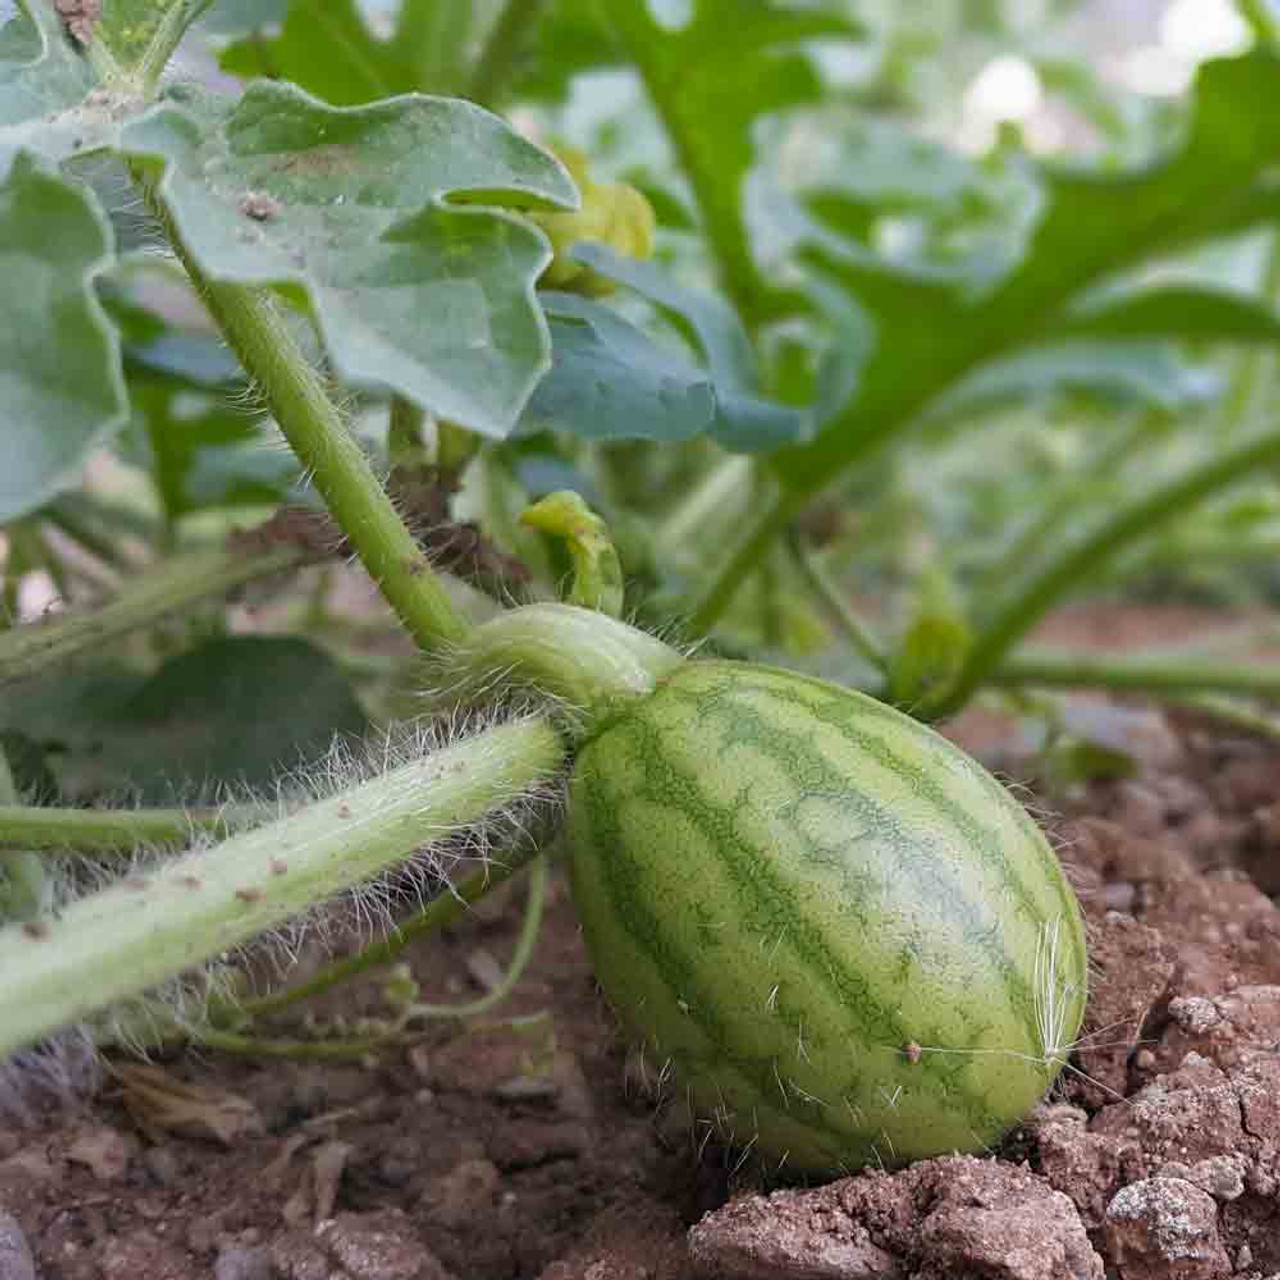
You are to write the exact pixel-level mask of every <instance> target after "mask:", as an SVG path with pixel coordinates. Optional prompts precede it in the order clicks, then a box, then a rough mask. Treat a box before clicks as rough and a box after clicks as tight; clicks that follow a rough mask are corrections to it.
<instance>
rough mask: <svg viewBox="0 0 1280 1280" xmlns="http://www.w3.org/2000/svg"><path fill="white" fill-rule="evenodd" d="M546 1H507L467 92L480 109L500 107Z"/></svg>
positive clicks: (492, 30) (477, 64)
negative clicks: (526, 42)
mask: <svg viewBox="0 0 1280 1280" xmlns="http://www.w3.org/2000/svg"><path fill="white" fill-rule="evenodd" d="M546 7H547V0H507V2H506V4H505V5H503V8H502V12H501V13H500V14H499V15H498V18H497V21H496V22H494V24H493V27H492V29H491V30H490V32H489V38H488V39H487V40H486V41H485V44H484V48H483V49H482V50H481V52H480V57H479V59H478V61H477V62H476V67H475V70H474V71H473V72H472V75H471V84H470V87H469V89H468V92H467V97H469V98H470V99H471V100H472V102H478V103H479V104H480V105H481V106H482V107H490V108H493V107H499V106H501V105H502V101H503V99H504V98H505V97H506V96H507V94H508V92H509V91H510V88H511V82H512V80H513V79H514V78H515V71H516V68H517V67H518V66H519V63H520V57H521V54H522V53H523V51H524V44H525V41H526V40H527V39H528V38H529V33H530V32H531V31H532V29H533V27H534V25H535V24H536V23H537V21H538V19H539V18H540V17H541V16H542V11H543V10H544V9H545V8H546Z"/></svg>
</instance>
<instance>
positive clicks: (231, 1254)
mask: <svg viewBox="0 0 1280 1280" xmlns="http://www.w3.org/2000/svg"><path fill="white" fill-rule="evenodd" d="M213 1280H271V1254H270V1252H269V1251H268V1250H266V1249H246V1248H244V1247H243V1246H241V1245H228V1246H227V1247H226V1248H225V1249H223V1250H222V1252H221V1253H219V1254H218V1260H217V1262H215V1263H214V1264H213Z"/></svg>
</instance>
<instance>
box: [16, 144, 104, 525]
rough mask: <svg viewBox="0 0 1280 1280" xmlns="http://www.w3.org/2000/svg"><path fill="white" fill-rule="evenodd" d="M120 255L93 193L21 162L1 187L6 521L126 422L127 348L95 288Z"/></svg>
mask: <svg viewBox="0 0 1280 1280" xmlns="http://www.w3.org/2000/svg"><path fill="white" fill-rule="evenodd" d="M111 254H112V241H111V233H110V227H109V226H108V224H107V221H106V218H105V217H104V215H103V213H102V211H101V209H100V208H99V207H98V206H97V204H96V202H95V201H94V200H93V198H92V197H91V195H90V194H89V192H88V191H87V190H86V189H85V188H84V187H83V186H82V185H81V184H80V183H77V182H72V181H68V180H67V179H65V178H63V177H60V176H59V175H58V174H57V173H55V172H53V171H51V170H50V169H49V168H48V167H46V166H45V165H44V164H43V163H42V162H41V161H38V160H36V159H34V158H32V157H31V156H30V155H29V154H27V153H25V152H23V153H19V154H18V155H17V157H16V158H15V159H14V161H13V164H12V166H11V167H10V169H9V173H8V177H7V178H6V179H5V180H4V181H3V182H2V183H0V262H3V263H4V267H3V275H4V289H3V293H2V294H0V452H2V453H3V456H4V458H5V465H4V467H3V468H0V524H2V523H4V522H5V521H8V520H14V519H17V518H18V517H19V516H22V515H25V514H26V513H27V512H29V511H34V510H35V509H36V508H37V507H39V506H41V505H42V504H43V503H44V502H46V501H47V500H48V499H49V498H50V497H52V496H53V494H54V493H56V492H57V491H58V490H59V489H61V488H64V487H66V486H67V485H69V484H73V483H75V481H76V480H77V479H78V477H79V471H80V467H81V465H82V463H83V461H84V458H85V457H86V455H87V454H88V452H89V451H90V450H91V449H92V448H93V447H94V446H95V445H97V444H99V443H101V442H102V441H104V440H105V439H107V437H108V436H110V435H111V434H112V433H113V432H114V431H116V430H118V429H119V428H120V427H121V426H123V425H124V422H125V420H126V417H127V414H128V399H127V396H126V393H125V386H124V376H123V371H122V368H121V359H120V344H119V340H118V338H117V336H116V333H115V330H114V329H113V328H112V326H111V324H110V322H109V321H108V319H107V316H106V314H105V312H104V311H103V308H102V305H101V304H100V303H99V301H98V299H97V297H96V296H95V294H94V289H93V282H94V279H95V277H96V276H97V275H98V274H99V273H100V272H101V271H102V270H103V269H104V267H105V266H106V265H107V264H108V263H109V262H110V261H111Z"/></svg>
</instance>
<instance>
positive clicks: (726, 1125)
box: [570, 662, 1086, 1170]
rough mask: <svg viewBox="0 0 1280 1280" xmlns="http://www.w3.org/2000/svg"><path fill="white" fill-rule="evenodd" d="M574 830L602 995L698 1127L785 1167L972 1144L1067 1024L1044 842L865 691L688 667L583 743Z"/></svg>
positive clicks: (936, 741)
mask: <svg viewBox="0 0 1280 1280" xmlns="http://www.w3.org/2000/svg"><path fill="white" fill-rule="evenodd" d="M570 834H571V836H572V843H573V879H574V896H575V899H576V902H577V906H578V910H579V914H580V916H581V918H582V921H583V926H584V930H585V933H586V936H587V941H588V945H589V948H590V950H591V954H592V957H593V960H594V962H595V966H596V971H597V975H598V977H599V979H600V982H601V984H602V986H603V987H604V989H605V992H606V994H607V995H608V996H609V998H610V1000H611V1001H612V1002H613V1004H614V1005H615V1007H616V1008H617V1009H618V1010H619V1012H620V1013H621V1014H622V1016H623V1017H624V1019H625V1020H626V1021H627V1022H628V1023H629V1024H630V1025H631V1026H632V1027H633V1028H634V1029H635V1030H636V1031H637V1032H638V1033H639V1034H640V1035H641V1036H642V1037H643V1038H644V1039H645V1040H646V1042H648V1043H649V1045H650V1046H651V1050H650V1054H651V1057H656V1059H657V1063H656V1064H655V1065H656V1066H657V1067H660V1066H661V1065H662V1064H663V1063H665V1061H666V1060H667V1059H669V1060H670V1061H671V1064H672V1066H673V1067H674V1076H675V1081H676V1084H677V1087H679V1088H683V1089H687V1090H688V1091H689V1092H690V1093H691V1094H692V1097H693V1100H694V1102H695V1103H696V1105H697V1107H698V1108H699V1109H700V1110H701V1112H702V1113H703V1114H704V1115H706V1116H709V1117H711V1118H713V1119H716V1120H717V1121H718V1122H719V1123H720V1125H721V1127H722V1128H723V1129H725V1130H726V1132H732V1134H733V1138H734V1140H735V1141H737V1142H739V1143H740V1144H744V1145H745V1144H746V1143H747V1142H748V1141H751V1140H752V1139H755V1141H756V1145H757V1148H758V1149H759V1150H760V1151H761V1152H762V1153H764V1154H767V1155H770V1156H772V1157H774V1158H775V1159H781V1158H782V1157H783V1156H785V1157H786V1159H787V1162H788V1164H789V1165H790V1166H792V1167H797V1168H805V1169H822V1170H828V1169H835V1168H838V1167H840V1166H841V1165H844V1166H847V1167H856V1166H858V1165H861V1164H863V1163H866V1162H868V1161H872V1160H881V1161H883V1162H884V1163H886V1164H891V1163H900V1162H902V1161H904V1160H907V1159H911V1158H915V1157H918V1156H924V1155H929V1154H935V1153H937V1152H942V1151H950V1150H953V1149H977V1148H980V1147H982V1146H984V1145H986V1144H988V1143H990V1142H991V1141H993V1140H994V1139H996V1138H997V1137H999V1135H1000V1134H1001V1133H1002V1132H1003V1131H1004V1130H1005V1129H1007V1128H1008V1127H1009V1126H1010V1125H1011V1124H1013V1123H1015V1122H1016V1121H1017V1120H1019V1119H1020V1118H1022V1117H1023V1116H1024V1115H1025V1114H1026V1112H1027V1111H1029V1110H1030V1109H1031V1107H1032V1106H1034V1104H1035V1102H1036V1101H1037V1100H1038V1099H1039V1097H1040V1096H1041V1095H1042V1094H1043V1092H1044V1090H1045V1088H1046V1087H1047V1085H1048V1084H1049V1083H1050V1082H1051V1080H1052V1079H1053V1077H1054V1076H1055V1075H1056V1074H1057V1071H1058V1069H1059V1067H1060V1065H1061V1063H1060V1058H1059V1056H1058V1051H1059V1050H1061V1049H1062V1048H1063V1047H1064V1045H1065V1043H1066V1042H1069V1041H1070V1040H1071V1039H1072V1038H1074V1036H1075V1035H1076V1033H1077V1031H1078V1029H1079V1024H1080V1018H1081V1016H1082V1013H1083V1007H1084V995H1085V975H1086V969H1085V964H1086V961H1085V951H1084V935H1083V929H1082V925H1081V920H1080V915H1079V910H1078V908H1077V906H1076V903H1075V899H1074V896H1073V895H1072V893H1071V890H1070V887H1069V886H1068V885H1067V883H1066V881H1065V878H1064V877H1063V875H1062V871H1061V868H1060V867H1059V865H1058V862H1057V859H1056V858H1055V857H1054V855H1053V853H1052V851H1051V850H1050V849H1049V847H1048V844H1047V843H1046V842H1045V840H1044V837H1043V836H1042V835H1041V833H1040V832H1039V830H1038V828H1036V827H1035V825H1034V823H1032V822H1030V820H1029V819H1028V817H1027V816H1026V814H1025V812H1024V811H1023V810H1022V809H1021V808H1020V807H1019V806H1018V805H1017V804H1016V803H1015V802H1014V801H1013V799H1012V798H1011V797H1010V796H1009V794H1008V793H1007V792H1006V791H1005V790H1004V789H1003V788H1002V787H1001V786H1000V785H999V784H998V783H997V782H995V780H994V779H992V778H991V777H990V775H988V774H987V773H986V772H985V771H984V770H982V769H981V768H980V767H979V766H978V765H976V764H975V763H974V762H973V761H971V760H970V759H969V758H968V757H967V756H965V755H964V754H963V753H962V752H960V751H959V750H958V749H957V748H955V747H954V746H952V745H951V744H950V743H948V742H947V741H946V740H945V739H943V738H941V737H940V736H939V735H937V734H935V733H933V732H932V731H931V730H929V729H927V728H925V727H923V726H921V725H919V724H917V723H916V722H915V721H913V720H911V719H909V718H908V717H906V716H903V715H901V714H900V713H898V712H896V711H893V710H892V709H890V708H887V707H884V706H882V705H881V704H880V703H877V702H875V701H874V700H872V699H869V698H866V697H864V696H862V695H860V694H856V693H853V692H851V691H849V690H846V689H842V688H839V687H838V686H834V685H830V684H827V683H825V682H822V681H818V680H813V679H809V678H807V677H803V676H797V675H794V674H793V673H790V672H785V671H774V670H769V669H766V668H761V667H755V666H747V665H740V664H734V663H723V662H695V663H689V664H687V665H686V666H685V667H682V668H681V669H680V670H679V671H678V672H677V673H676V674H675V675H673V676H672V677H670V678H669V679H668V680H666V681H665V682H664V683H663V684H662V685H660V687H659V688H658V690H657V691H656V692H655V693H653V694H652V695H650V696H649V697H646V698H643V699H640V700H638V701H637V702H636V703H635V704H634V705H633V706H631V707H629V708H628V709H627V710H626V711H624V712H623V713H621V714H620V715H618V716H617V717H615V718H614V719H612V720H611V721H610V722H609V723H608V724H606V725H605V726H604V727H603V728H602V729H601V731H600V732H599V733H598V734H597V735H596V736H595V737H594V738H592V739H591V740H590V741H588V742H587V743H586V744H585V745H584V746H583V747H582V748H581V750H580V751H579V755H578V760H577V764H576V766H575V769H574V776H573V781H572V790H571V797H570ZM1055 937H1056V941H1057V957H1056V958H1057V967H1056V970H1055V972H1054V974H1053V979H1054V980H1053V983H1052V986H1049V985H1048V984H1047V983H1046V982H1045V981H1044V980H1043V975H1038V972H1037V957H1038V955H1039V954H1040V953H1041V949H1042V948H1043V947H1044V945H1045V942H1046V939H1049V938H1055ZM1047 998H1051V999H1052V1000H1054V1001H1056V1002H1057V1004H1056V1016H1055V1017H1054V1018H1053V1019H1052V1022H1053V1026H1052V1028H1048V1029H1047V1028H1046V1023H1047V1022H1048V1021H1049V1018H1048V1014H1049V1013H1050V1012H1053V1010H1051V1009H1049V1008H1047V1007H1046V999H1047ZM1046 1040H1048V1041H1049V1043H1047V1044H1046ZM912 1045H918V1046H921V1047H922V1049H923V1052H922V1053H921V1054H919V1055H916V1054H915V1053H914V1051H913V1052H911V1053H910V1054H908V1053H907V1050H908V1048H909V1046H912ZM917 1057H918V1060H915V1061H913V1060H912V1059H916V1058H917Z"/></svg>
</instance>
